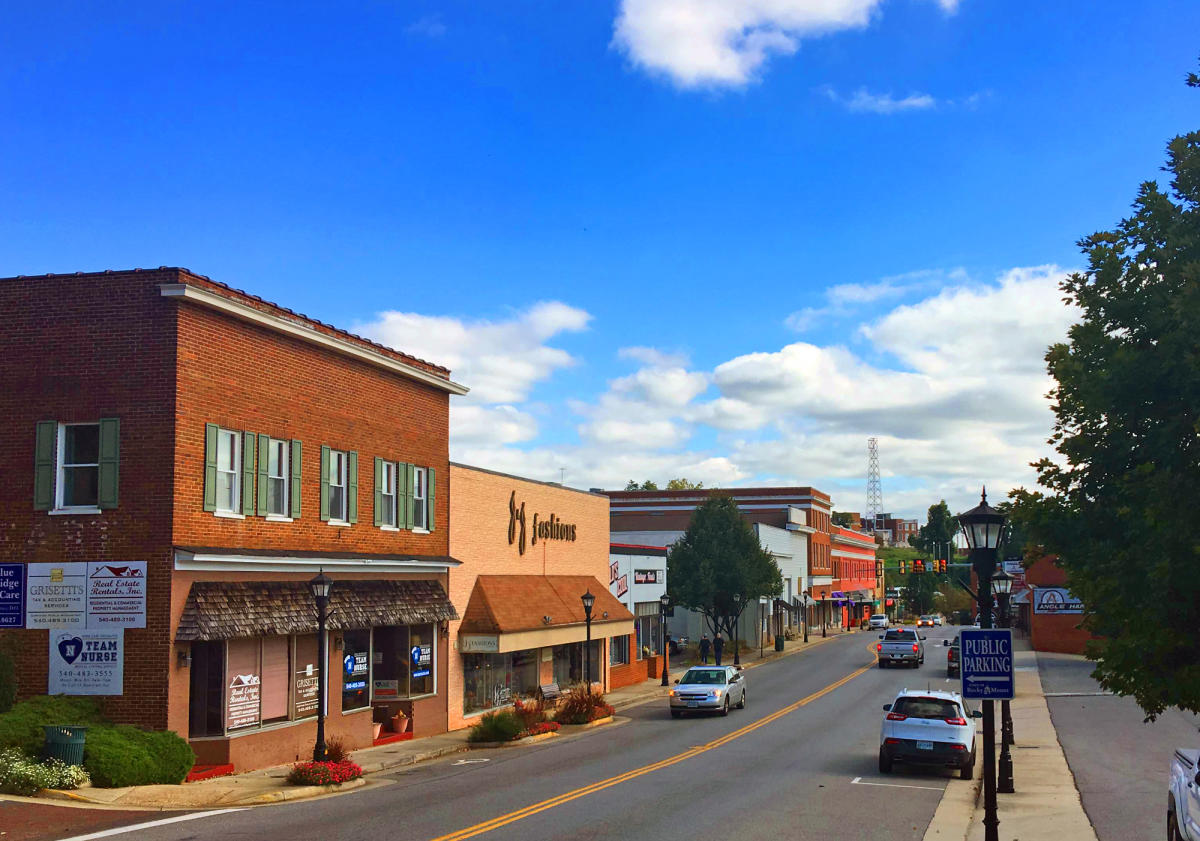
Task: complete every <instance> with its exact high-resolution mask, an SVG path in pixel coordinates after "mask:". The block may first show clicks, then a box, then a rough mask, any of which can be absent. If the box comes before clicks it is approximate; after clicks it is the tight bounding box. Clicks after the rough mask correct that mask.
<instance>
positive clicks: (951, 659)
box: [942, 637, 962, 677]
mask: <svg viewBox="0 0 1200 841" xmlns="http://www.w3.org/2000/svg"><path fill="white" fill-rule="evenodd" d="M942 645H944V646H946V677H958V675H959V666H960V665H961V663H962V648H961V646H960V644H959V638H958V637H955V638H954V639H953V640H942Z"/></svg>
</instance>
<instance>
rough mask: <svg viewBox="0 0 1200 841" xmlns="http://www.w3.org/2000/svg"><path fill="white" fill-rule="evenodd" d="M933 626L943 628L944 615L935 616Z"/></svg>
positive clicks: (936, 614)
mask: <svg viewBox="0 0 1200 841" xmlns="http://www.w3.org/2000/svg"><path fill="white" fill-rule="evenodd" d="M933 624H934V626H935V627H938V628H940V627H942V614H940V613H935V614H933Z"/></svg>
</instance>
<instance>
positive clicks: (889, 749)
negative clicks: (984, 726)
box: [879, 689, 983, 780]
mask: <svg viewBox="0 0 1200 841" xmlns="http://www.w3.org/2000/svg"><path fill="white" fill-rule="evenodd" d="M883 709H884V712H886V713H887V717H886V718H884V720H883V726H882V727H881V728H880V731H879V772H880V773H881V774H887V773H890V772H891V770H892V763H893V762H904V763H908V764H911V765H940V766H942V767H944V768H957V769H958V773H959V776H960V777H961V778H962V779H964V780H969V779H971V776H972V775H973V774H974V773H975V719H977V718H981V717H982V716H983V714H982V713H981V712H979V711H978V710H973V711H968V710H967V708H966V706H965V705H964V704H963V699H962V696H961V695H959V694H958V693H957V692H942V691H939V690H933V691H924V692H922V691H920V690H912V691H909V690H908V689H902V690H901V691H900V694H899V695H897V696H896V700H895V701H893V702H892V703H890V704H885V705H884V707H883Z"/></svg>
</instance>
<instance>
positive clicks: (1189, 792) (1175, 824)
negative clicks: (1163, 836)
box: [1167, 748, 1200, 841]
mask: <svg viewBox="0 0 1200 841" xmlns="http://www.w3.org/2000/svg"><path fill="white" fill-rule="evenodd" d="M1167 841H1200V750H1196V749H1194V748H1179V749H1178V750H1176V751H1175V756H1174V757H1172V758H1171V777H1170V781H1169V782H1168V784H1167Z"/></svg>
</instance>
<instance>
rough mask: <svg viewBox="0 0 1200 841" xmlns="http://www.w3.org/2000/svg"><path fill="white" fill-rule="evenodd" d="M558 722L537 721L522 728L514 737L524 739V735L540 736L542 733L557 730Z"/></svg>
mask: <svg viewBox="0 0 1200 841" xmlns="http://www.w3.org/2000/svg"><path fill="white" fill-rule="evenodd" d="M558 728H559V723H558V722H557V721H539V722H538V723H537V724H535V725H533V726H532V727H528V728H526V729H524V730H522V731H521V732H520V733H518V734H517V735H516V737H514V741H516V739H524V738H525V737H526V736H541V735H542V734H543V733H554V732H556V731H557V730H558Z"/></svg>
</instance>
